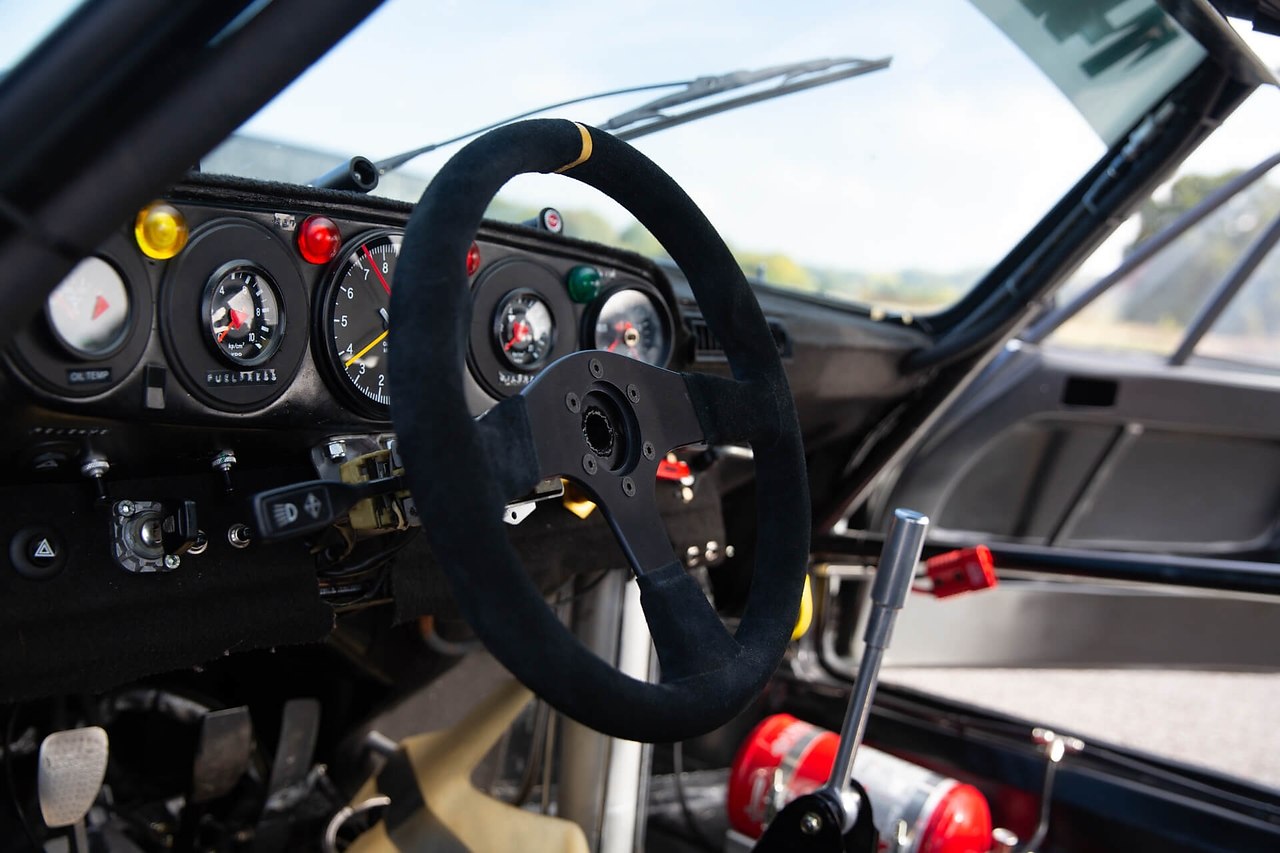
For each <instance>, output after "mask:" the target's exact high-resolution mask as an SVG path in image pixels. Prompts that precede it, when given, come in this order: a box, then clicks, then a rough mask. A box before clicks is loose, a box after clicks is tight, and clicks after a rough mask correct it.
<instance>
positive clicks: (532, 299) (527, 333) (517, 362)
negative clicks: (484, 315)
mask: <svg viewBox="0 0 1280 853" xmlns="http://www.w3.org/2000/svg"><path fill="white" fill-rule="evenodd" d="M555 333H556V326H555V321H554V320H552V319H551V309H550V308H548V307H547V303H546V302H544V301H542V297H540V296H538V295H537V294H536V293H534V292H533V291H532V290H513V291H511V292H510V293H508V294H507V295H506V296H504V297H502V300H501V301H500V302H499V303H498V307H497V310H495V311H494V312H493V342H494V345H495V346H496V347H497V348H498V352H499V353H501V355H502V357H503V358H504V359H506V362H507V363H508V364H510V365H511V366H512V367H514V368H516V369H518V370H533V369H534V368H536V367H539V366H540V365H541V364H542V363H543V361H545V360H546V357H547V354H548V353H550V352H551V347H552V344H553V342H554V340H555Z"/></svg>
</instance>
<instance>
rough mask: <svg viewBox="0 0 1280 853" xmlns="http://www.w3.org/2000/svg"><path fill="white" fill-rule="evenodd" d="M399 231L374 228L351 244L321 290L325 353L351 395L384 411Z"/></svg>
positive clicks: (384, 412)
mask: <svg viewBox="0 0 1280 853" xmlns="http://www.w3.org/2000/svg"><path fill="white" fill-rule="evenodd" d="M400 239H401V238H400V234H398V233H394V232H387V231H383V232H375V233H373V234H368V235H365V236H364V237H363V238H362V239H361V240H359V241H357V242H356V243H355V244H354V245H353V246H351V247H350V248H349V249H348V251H347V253H346V255H344V256H343V257H342V259H341V261H340V262H339V264H338V267H337V268H336V273H335V274H334V277H333V279H332V280H331V282H330V284H329V288H328V290H327V291H326V294H325V296H324V300H325V315H324V318H323V320H322V322H323V323H324V326H323V327H322V328H321V330H320V332H321V334H322V335H325V336H326V337H327V338H328V341H329V355H330V358H331V359H332V366H333V369H334V372H335V373H336V374H337V376H338V378H339V381H340V382H341V383H342V384H343V385H344V386H345V387H346V388H347V389H348V390H349V391H351V392H354V394H355V397H354V399H355V400H356V401H357V402H360V403H363V404H365V406H366V407H369V406H372V407H373V408H374V410H375V413H376V414H378V415H379V416H385V415H386V411H387V407H388V406H389V405H390V403H391V398H390V397H389V396H388V395H387V381H388V380H387V327H388V325H389V324H390V321H391V318H390V315H389V314H388V313H387V311H388V308H389V307H390V305H391V281H392V279H393V278H394V276H395V271H396V260H397V259H398V258H399V256H400Z"/></svg>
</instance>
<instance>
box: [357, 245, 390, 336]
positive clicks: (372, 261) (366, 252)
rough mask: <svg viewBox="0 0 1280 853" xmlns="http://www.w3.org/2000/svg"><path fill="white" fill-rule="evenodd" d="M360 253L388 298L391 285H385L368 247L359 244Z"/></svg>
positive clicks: (385, 281)
mask: <svg viewBox="0 0 1280 853" xmlns="http://www.w3.org/2000/svg"><path fill="white" fill-rule="evenodd" d="M360 251H362V252H364V256H365V257H366V258H367V259H368V260H369V266H371V267H373V271H374V273H375V274H376V275H377V276H378V281H380V282H382V289H383V290H385V291H386V292H387V295H388V296H390V295H391V285H389V284H387V280H386V279H385V278H383V277H382V270H380V269H378V265H377V264H376V263H374V260H373V255H371V254H369V247H368V246H366V245H364V244H361V245H360ZM375 343H376V342H375ZM369 346H373V344H369Z"/></svg>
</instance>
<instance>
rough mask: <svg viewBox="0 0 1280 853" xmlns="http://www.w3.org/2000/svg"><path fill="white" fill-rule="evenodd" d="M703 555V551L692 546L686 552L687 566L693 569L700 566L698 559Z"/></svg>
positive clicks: (685, 560)
mask: <svg viewBox="0 0 1280 853" xmlns="http://www.w3.org/2000/svg"><path fill="white" fill-rule="evenodd" d="M701 554H702V551H701V550H700V549H699V548H698V546H697V545H690V546H689V547H688V548H686V549H685V550H684V562H685V565H686V566H688V567H689V568H691V569H692V568H693V567H694V566H696V565H698V557H699V556H700V555H701Z"/></svg>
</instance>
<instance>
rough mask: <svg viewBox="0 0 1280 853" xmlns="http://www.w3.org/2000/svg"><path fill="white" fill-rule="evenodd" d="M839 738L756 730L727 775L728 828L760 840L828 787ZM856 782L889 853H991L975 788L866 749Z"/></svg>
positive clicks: (780, 723) (987, 821)
mask: <svg viewBox="0 0 1280 853" xmlns="http://www.w3.org/2000/svg"><path fill="white" fill-rule="evenodd" d="M838 743H839V736H838V735H837V734H836V733H835V732H832V731H828V730H827V729H823V728H819V727H818V726H815V725H812V724H810V723H806V722H804V721H803V720H798V719H796V718H795V717H793V716H791V715H790V714H775V715H774V716H772V717H768V718H766V719H765V720H764V721H763V722H761V723H760V725H758V726H756V727H755V729H753V730H752V732H751V734H750V735H749V736H748V737H747V740H746V741H745V742H744V743H743V744H742V747H741V748H740V749H739V750H738V756H737V758H736V759H734V762H733V769H732V770H731V771H730V774H729V804H728V805H729V824H730V825H731V826H732V827H733V828H734V829H735V830H737V831H738V832H741V833H743V834H744V835H747V836H750V837H752V838H757V837H759V836H760V835H761V833H763V832H764V829H765V827H766V826H767V825H768V823H769V821H770V820H772V819H773V816H774V815H775V814H777V813H778V812H779V811H781V810H782V808H783V807H784V806H785V805H786V804H787V803H789V802H791V801H792V800H793V799H795V798H796V797H799V796H801V795H802V794H807V793H809V792H810V791H814V790H816V789H818V788H820V787H822V786H823V785H824V784H826V781H827V777H828V776H829V775H830V773H831V765H832V764H833V763H834V761H835V754H836V746H837V744H838ZM853 778H855V779H857V780H858V782H859V783H861V784H862V786H863V787H864V788H865V789H866V791H867V796H868V797H869V798H870V799H871V809H872V814H873V816H874V818H875V824H876V829H877V830H878V831H879V833H880V850H882V851H890V853H987V851H989V850H990V849H991V808H990V806H989V805H988V804H987V799H986V797H984V796H983V795H982V792H980V791H979V790H978V789H977V788H975V787H973V786H972V785H966V784H964V783H962V782H959V781H957V780H955V779H951V778H948V777H946V776H942V775H941V774H938V773H935V772H933V771H932V770H929V769H927V768H924V767H921V766H919V765H917V764H912V763H911V762H909V761H904V760H902V759H901V758H897V757H895V756H892V755H889V754H888V753H884V752H880V751H878V750H875V749H871V748H870V747H867V746H862V747H860V748H859V749H858V753H857V757H856V758H855V760H854V763H853Z"/></svg>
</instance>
